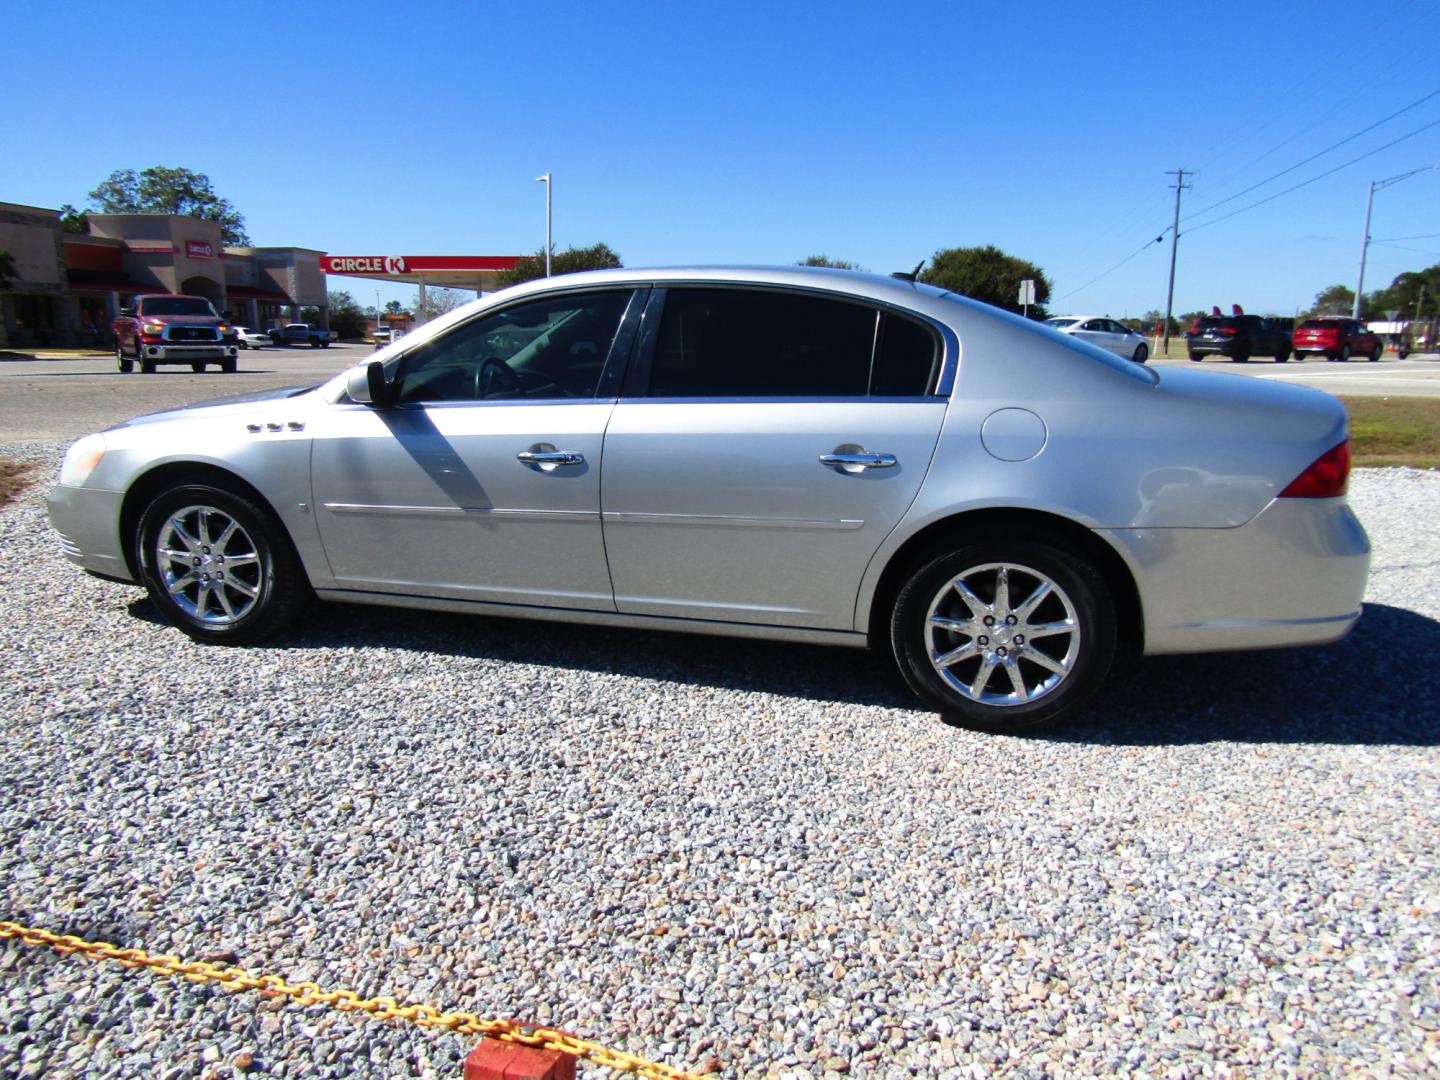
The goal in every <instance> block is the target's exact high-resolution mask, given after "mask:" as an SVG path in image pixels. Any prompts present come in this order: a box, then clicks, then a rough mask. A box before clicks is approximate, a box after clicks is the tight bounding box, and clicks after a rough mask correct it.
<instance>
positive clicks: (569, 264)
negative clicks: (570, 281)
mask: <svg viewBox="0 0 1440 1080" xmlns="http://www.w3.org/2000/svg"><path fill="white" fill-rule="evenodd" d="M621 265H622V264H621V262H620V256H619V255H618V254H617V253H616V252H614V251H613V250H611V248H610V245H609V244H603V243H602V244H592V245H591V246H590V247H587V248H577V247H568V248H566V249H565V250H564V251H557V252H554V253H553V254H552V255H551V256H550V272H551V273H552V274H578V273H580V272H581V271H582V270H616V269H618V268H619V267H620V266H621ZM544 276H545V249H544V248H543V247H542V248H541V249H540V250H539V251H537V252H536V253H535V254H534V255H523V256H521V258H520V261H519V262H517V263H516V264H515V266H514V267H513V268H512V269H510V270H502V271H500V274H499V279H500V287H501V288H502V289H503V288H505V287H506V286H509V285H519V284H520V283H521V282H522V281H534V280H535V279H536V278H542V277H544Z"/></svg>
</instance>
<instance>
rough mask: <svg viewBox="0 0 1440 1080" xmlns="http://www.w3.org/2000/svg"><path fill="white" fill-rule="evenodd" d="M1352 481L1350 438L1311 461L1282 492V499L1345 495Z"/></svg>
mask: <svg viewBox="0 0 1440 1080" xmlns="http://www.w3.org/2000/svg"><path fill="white" fill-rule="evenodd" d="M1349 482H1350V440H1349V439H1346V440H1345V441H1344V442H1342V443H1341V444H1340V445H1339V446H1333V447H1331V448H1330V449H1329V450H1326V451H1325V453H1323V454H1321V455H1320V456H1319V457H1318V458H1316V459H1315V460H1314V461H1312V462H1311V463H1310V467H1309V468H1307V469H1306V470H1305V471H1304V472H1302V473H1301V474H1300V475H1299V476H1297V477H1296V478H1295V479H1294V480H1292V481H1290V486H1289V487H1287V488H1286V489H1285V490H1284V491H1282V492H1280V498H1282V499H1333V498H1335V496H1337V495H1344V494H1345V491H1346V489H1347V488H1348V487H1349Z"/></svg>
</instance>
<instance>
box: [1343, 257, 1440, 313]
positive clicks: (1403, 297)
mask: <svg viewBox="0 0 1440 1080" xmlns="http://www.w3.org/2000/svg"><path fill="white" fill-rule="evenodd" d="M1422 292H1423V293H1424V296H1423V301H1422V296H1421V293H1422ZM1437 301H1440V263H1436V264H1435V265H1434V266H1431V267H1428V268H1426V269H1424V270H1407V271H1405V272H1404V273H1403V274H1400V275H1399V276H1397V277H1396V278H1395V280H1394V281H1392V282H1391V283H1390V284H1389V286H1388V287H1387V288H1384V289H1379V290H1377V291H1375V292H1373V293H1370V294H1369V295H1368V296H1366V297H1365V308H1364V312H1363V314H1364V315H1365V316H1366V317H1367V318H1370V319H1384V318H1386V317H1388V316H1389V314H1390V312H1392V311H1394V312H1397V314H1396V316H1395V318H1396V319H1413V318H1416V315H1415V310H1416V305H1417V304H1419V305H1420V316H1421V317H1424V316H1426V315H1434V314H1435V311H1436V302H1437ZM1347 311H1348V309H1347Z"/></svg>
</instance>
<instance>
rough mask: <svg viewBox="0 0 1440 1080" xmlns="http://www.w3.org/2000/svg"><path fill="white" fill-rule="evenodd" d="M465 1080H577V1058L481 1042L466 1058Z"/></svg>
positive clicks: (486, 1040) (563, 1054)
mask: <svg viewBox="0 0 1440 1080" xmlns="http://www.w3.org/2000/svg"><path fill="white" fill-rule="evenodd" d="M465 1080H575V1055H574V1054H565V1053H561V1052H560V1051H559V1050H537V1049H535V1048H534V1047H533V1046H521V1045H520V1044H519V1043H511V1042H503V1041H502V1040H500V1039H481V1040H480V1045H479V1046H477V1047H475V1049H474V1050H471V1051H470V1055H469V1056H468V1057H467V1058H466V1059H465Z"/></svg>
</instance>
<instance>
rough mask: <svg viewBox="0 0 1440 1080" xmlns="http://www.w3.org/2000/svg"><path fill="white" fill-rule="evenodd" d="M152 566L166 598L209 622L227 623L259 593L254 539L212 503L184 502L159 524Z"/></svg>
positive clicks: (238, 617)
mask: <svg viewBox="0 0 1440 1080" xmlns="http://www.w3.org/2000/svg"><path fill="white" fill-rule="evenodd" d="M155 568H156V570H157V571H158V572H159V575H160V579H161V581H162V582H163V584H164V587H165V589H166V591H167V592H168V593H169V594H170V598H171V599H172V600H174V602H175V604H176V606H178V607H179V608H180V609H181V610H182V611H184V612H185V614H187V615H189V616H190V617H191V618H193V619H196V620H198V621H199V622H202V623H205V624H206V625H209V626H229V625H230V624H232V623H236V622H239V621H240V620H241V619H243V618H244V617H245V616H246V615H248V614H249V613H250V611H251V609H253V608H254V607H255V605H256V603H257V602H258V601H259V599H260V590H261V586H262V582H263V579H264V567H263V566H262V565H261V562H260V554H259V552H258V551H257V549H256V547H255V541H254V540H252V539H251V538H250V534H249V533H247V532H246V531H245V530H244V529H243V528H241V527H240V524H239V523H238V522H237V521H236V520H235V519H234V518H232V517H231V516H230V515H229V514H227V513H226V512H225V511H223V510H217V509H216V508H215V507H213V506H186V507H182V508H181V509H179V510H176V511H175V512H174V513H172V514H171V515H170V516H169V517H168V518H166V519H165V523H164V524H163V525H161V526H160V528H159V530H158V532H157V534H156V537H155Z"/></svg>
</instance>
